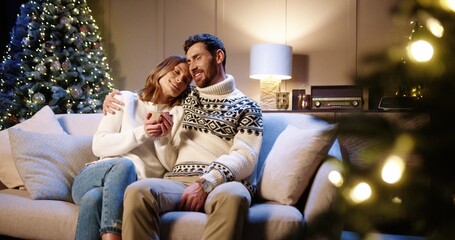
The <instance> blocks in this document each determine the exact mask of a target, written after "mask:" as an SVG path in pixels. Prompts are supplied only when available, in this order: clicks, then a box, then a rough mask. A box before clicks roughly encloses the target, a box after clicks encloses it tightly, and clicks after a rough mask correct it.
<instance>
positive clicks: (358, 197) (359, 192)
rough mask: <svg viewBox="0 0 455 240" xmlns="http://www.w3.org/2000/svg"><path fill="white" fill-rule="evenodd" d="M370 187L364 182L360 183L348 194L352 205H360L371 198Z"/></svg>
mask: <svg viewBox="0 0 455 240" xmlns="http://www.w3.org/2000/svg"><path fill="white" fill-rule="evenodd" d="M371 193H372V191H371V187H370V185H368V183H366V182H360V183H359V184H357V185H356V186H355V187H354V188H353V189H352V190H351V192H350V194H349V196H350V197H351V200H352V201H353V202H354V203H361V202H364V201H366V200H367V199H369V198H370V197H371Z"/></svg>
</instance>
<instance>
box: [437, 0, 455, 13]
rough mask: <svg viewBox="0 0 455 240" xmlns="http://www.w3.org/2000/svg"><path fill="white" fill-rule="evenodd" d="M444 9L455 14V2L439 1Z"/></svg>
mask: <svg viewBox="0 0 455 240" xmlns="http://www.w3.org/2000/svg"><path fill="white" fill-rule="evenodd" d="M439 2H440V3H441V5H442V6H443V7H444V8H447V9H449V10H451V11H454V12H455V0H439Z"/></svg>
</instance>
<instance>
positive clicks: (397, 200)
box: [392, 197, 402, 204]
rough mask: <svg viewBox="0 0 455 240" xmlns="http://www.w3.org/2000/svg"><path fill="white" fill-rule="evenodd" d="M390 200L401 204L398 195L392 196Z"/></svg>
mask: <svg viewBox="0 0 455 240" xmlns="http://www.w3.org/2000/svg"><path fill="white" fill-rule="evenodd" d="M392 202H393V203H395V204H401V202H402V200H401V198H400V197H394V198H392Z"/></svg>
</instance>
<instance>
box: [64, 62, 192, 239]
mask: <svg viewBox="0 0 455 240" xmlns="http://www.w3.org/2000/svg"><path fill="white" fill-rule="evenodd" d="M190 82H191V76H190V74H189V70H188V65H187V63H186V59H185V58H184V57H181V56H171V57H168V58H166V59H165V60H164V61H163V62H161V63H160V64H159V65H158V66H157V67H156V68H155V69H154V70H153V71H152V72H151V74H150V75H149V76H148V78H147V80H146V84H145V87H144V88H143V89H141V90H139V91H138V92H137V93H132V92H128V91H122V92H120V94H117V95H116V96H115V97H116V98H117V99H119V100H122V101H123V102H124V105H123V106H120V109H121V111H118V112H117V113H116V114H107V115H105V116H103V118H102V119H101V121H100V124H99V126H98V129H97V132H96V133H95V135H94V137H93V152H94V154H95V155H96V156H98V157H100V160H98V161H96V162H93V163H90V164H88V165H87V166H86V167H85V168H84V169H82V170H81V172H80V173H79V174H78V175H77V176H76V179H75V180H74V183H73V188H72V196H73V200H74V202H75V203H76V204H77V205H79V219H78V223H77V229H76V240H90V239H100V236H101V239H103V240H104V239H121V229H122V211H123V194H124V191H125V189H126V187H127V186H128V185H129V184H130V183H132V182H134V181H136V179H142V178H150V177H163V175H164V173H165V172H167V171H170V170H171V169H172V166H173V165H174V162H175V160H176V157H177V156H176V151H175V148H174V146H173V144H168V143H172V140H173V136H174V134H175V132H176V130H177V128H178V127H179V125H180V122H181V121H180V120H181V119H182V115H183V109H182V107H180V106H178V105H179V104H180V101H181V99H182V98H183V96H184V95H185V94H186V92H187V89H188V85H189V83H190ZM155 115H156V116H155ZM173 117H175V119H176V121H174V120H173Z"/></svg>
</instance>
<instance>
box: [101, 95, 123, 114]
mask: <svg viewBox="0 0 455 240" xmlns="http://www.w3.org/2000/svg"><path fill="white" fill-rule="evenodd" d="M117 94H120V91H119V90H117V89H114V90H112V92H110V93H109V94H108V95H106V98H104V101H103V114H104V115H106V114H108V113H110V114H115V111H120V109H121V108H120V106H124V105H125V104H124V103H123V102H122V101H120V100H118V99H116V98H115V97H114V96H115V95H117Z"/></svg>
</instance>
